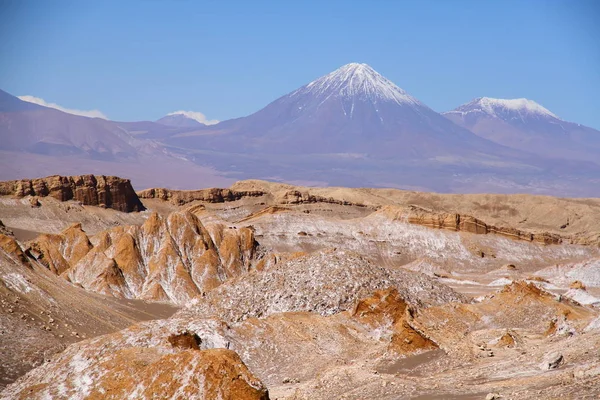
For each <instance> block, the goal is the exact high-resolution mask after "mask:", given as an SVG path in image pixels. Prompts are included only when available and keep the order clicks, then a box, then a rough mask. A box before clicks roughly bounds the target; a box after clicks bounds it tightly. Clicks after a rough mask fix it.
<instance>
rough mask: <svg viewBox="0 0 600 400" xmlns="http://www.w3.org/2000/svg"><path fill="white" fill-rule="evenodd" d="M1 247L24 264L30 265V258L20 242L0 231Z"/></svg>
mask: <svg viewBox="0 0 600 400" xmlns="http://www.w3.org/2000/svg"><path fill="white" fill-rule="evenodd" d="M0 249H2V250H4V251H5V252H6V253H7V254H9V255H10V256H12V257H16V259H17V260H18V261H19V262H21V263H22V264H23V265H26V266H30V263H29V259H28V258H27V256H26V255H25V253H23V250H22V249H21V246H19V243H17V241H16V240H15V239H14V238H13V237H12V236H7V235H4V234H2V233H0Z"/></svg>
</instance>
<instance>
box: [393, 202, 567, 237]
mask: <svg viewBox="0 0 600 400" xmlns="http://www.w3.org/2000/svg"><path fill="white" fill-rule="evenodd" d="M383 212H384V213H387V214H388V215H390V216H392V218H394V219H397V220H404V221H406V222H408V223H410V224H415V225H421V226H425V227H428V228H434V229H445V230H450V231H456V232H469V233H475V234H480V235H485V234H490V233H492V234H496V235H501V236H505V237H508V238H511V239H516V240H526V241H528V242H537V243H542V244H560V243H562V241H563V239H562V238H561V236H560V235H557V234H551V233H548V232H540V233H530V232H524V231H521V230H519V229H515V228H509V227H497V226H493V225H488V224H486V223H485V222H484V221H482V220H480V219H477V218H475V217H473V216H470V215H464V214H455V213H438V212H434V211H430V210H426V209H423V208H421V207H417V206H409V207H406V208H403V207H402V208H398V207H386V208H385V209H384V210H383Z"/></svg>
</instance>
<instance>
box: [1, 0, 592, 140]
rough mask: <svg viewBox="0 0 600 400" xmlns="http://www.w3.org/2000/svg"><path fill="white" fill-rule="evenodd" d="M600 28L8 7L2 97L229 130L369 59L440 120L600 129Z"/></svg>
mask: <svg viewBox="0 0 600 400" xmlns="http://www.w3.org/2000/svg"><path fill="white" fill-rule="evenodd" d="M599 21H600V1H595V0H589V1H586V0H579V1H577V0H564V1H561V0H547V1H541V0H518V1H511V0H503V1H494V0H485V1H484V0H437V1H417V0H415V1H392V0H389V1H383V0H380V1H353V0H346V1H335V0H330V1H284V0H280V1H184V0H174V1H157V0H147V1H133V0H126V1H108V0H103V1H91V0H90V1H87V0H81V1H75V0H73V1H61V0H52V1H48V0H40V1H34V0H18V1H5V0H0V89H3V90H5V91H8V92H10V93H12V94H14V95H31V96H36V97H40V98H43V99H44V100H45V101H47V102H52V103H57V104H59V105H61V106H63V107H68V108H76V109H84V110H87V109H97V110H100V111H101V112H102V113H104V114H105V115H106V116H108V117H109V118H110V119H113V120H127V121H131V120H155V119H158V118H160V117H161V116H163V115H165V114H167V113H168V112H171V111H176V110H190V111H199V112H202V113H204V114H205V115H206V116H207V117H208V118H210V119H219V120H225V119H228V118H234V117H240V116H244V115H248V114H251V113H253V112H254V111H257V110H258V109H260V108H262V107H263V106H265V105H266V104H268V103H269V102H271V101H273V100H275V99H276V98H277V97H279V96H281V95H284V94H286V93H288V92H290V91H292V90H294V89H296V88H297V87H299V86H301V85H303V84H305V83H308V82H310V81H311V80H313V79H315V78H317V77H319V76H321V75H324V74H326V73H328V72H330V71H332V70H334V69H336V68H337V67H339V66H341V65H343V64H346V63H349V62H364V63H368V64H370V65H371V66H372V67H373V68H374V69H375V70H377V71H378V72H380V73H381V74H383V75H384V76H386V77H387V78H389V79H390V80H392V81H393V82H395V83H396V84H397V85H398V86H400V87H402V88H403V89H405V90H406V91H408V92H409V93H410V94H412V95H413V96H415V97H417V98H418V99H420V100H421V101H423V102H424V103H425V104H427V105H429V106H430V107H431V108H433V109H434V110H436V111H446V110H449V109H452V108H454V107H456V106H458V105H460V104H462V103H465V102H467V101H470V100H471V99H473V98H475V97H482V96H488V97H499V98H516V97H526V98H529V99H532V100H535V101H537V102H539V103H540V104H542V105H543V106H545V107H546V108H548V109H550V110H551V111H552V112H554V113H555V114H558V115H559V116H560V117H562V118H563V119H566V120H570V121H574V122H579V123H582V124H585V125H589V126H592V127H595V128H596V129H599V128H600V96H599V91H600V22H599Z"/></svg>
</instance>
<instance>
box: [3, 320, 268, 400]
mask: <svg viewBox="0 0 600 400" xmlns="http://www.w3.org/2000/svg"><path fill="white" fill-rule="evenodd" d="M144 326H145V325H144V324H141V325H138V326H134V327H132V328H129V329H125V330H123V331H121V332H118V333H115V334H111V335H106V336H102V337H99V338H96V339H93V340H89V341H85V342H81V343H77V344H74V345H72V346H70V347H68V348H67V349H66V350H65V351H64V352H63V353H61V354H60V355H59V356H58V357H57V359H56V360H54V361H52V362H49V363H46V364H44V365H43V366H41V367H40V368H38V369H36V370H34V371H31V372H30V373H28V374H27V375H25V376H24V377H22V378H21V379H19V380H18V381H17V382H15V383H13V384H12V385H10V386H8V387H7V388H6V390H4V392H2V394H1V396H2V398H27V399H44V398H57V399H58V398H60V399H68V398H86V399H126V398H165V399H166V398H168V399H228V400H268V399H269V394H268V391H267V389H266V388H265V386H264V385H263V384H262V382H261V381H260V380H258V379H257V378H256V377H255V376H254V375H253V374H252V373H251V372H250V371H249V370H248V368H247V367H246V365H245V364H244V363H243V362H242V360H241V359H240V357H239V356H238V355H237V354H236V353H235V352H233V351H231V350H227V349H225V348H206V347H203V349H193V348H185V347H179V346H173V345H172V344H171V343H170V342H169V340H168V337H167V336H166V335H162V336H161V335H160V334H159V332H152V331H149V330H147V331H145V332H144V331H142V332H140V329H142V328H143V327H144ZM154 333H156V334H157V335H156V336H155V335H153V334H154ZM200 334H201V339H202V340H204V341H208V340H209V339H207V336H206V335H212V333H206V332H201V333H200ZM132 377H134V379H132Z"/></svg>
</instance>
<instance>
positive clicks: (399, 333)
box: [350, 289, 437, 354]
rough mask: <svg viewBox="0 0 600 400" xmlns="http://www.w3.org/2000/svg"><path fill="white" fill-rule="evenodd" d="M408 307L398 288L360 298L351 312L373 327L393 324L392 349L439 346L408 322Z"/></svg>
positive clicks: (398, 350)
mask: <svg viewBox="0 0 600 400" xmlns="http://www.w3.org/2000/svg"><path fill="white" fill-rule="evenodd" d="M407 307H408V306H407V304H406V302H405V301H404V299H402V298H401V297H400V294H399V293H398V290H397V289H384V290H378V291H376V292H375V293H373V295H372V296H371V297H368V298H366V299H362V300H360V301H358V302H357V303H356V305H355V307H354V309H353V310H352V311H351V312H350V313H351V315H352V316H353V317H354V318H355V319H356V320H358V321H360V322H361V323H363V324H366V325H368V326H371V327H372V328H373V329H378V328H381V327H382V326H386V325H389V324H391V331H392V332H393V333H392V337H391V343H390V350H393V351H396V352H398V353H401V354H409V353H412V352H416V351H419V350H431V349H435V348H437V345H436V344H435V343H434V342H432V341H431V340H429V339H427V338H426V337H424V336H423V335H421V334H420V333H419V332H417V331H415V330H414V329H413V328H412V327H411V326H410V325H409V324H408V323H407V322H406V311H407Z"/></svg>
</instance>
